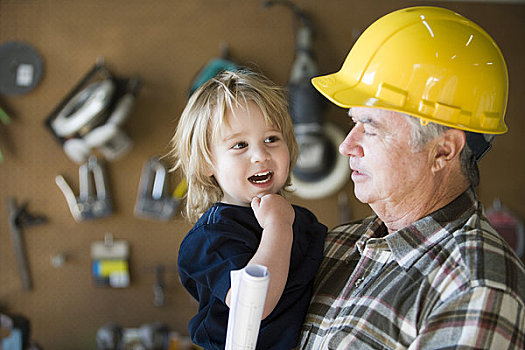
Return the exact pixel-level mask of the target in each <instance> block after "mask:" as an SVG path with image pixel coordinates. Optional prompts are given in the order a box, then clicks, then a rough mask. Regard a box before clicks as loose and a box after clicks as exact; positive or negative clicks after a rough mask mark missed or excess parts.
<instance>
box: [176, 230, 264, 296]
mask: <svg viewBox="0 0 525 350" xmlns="http://www.w3.org/2000/svg"><path fill="white" fill-rule="evenodd" d="M240 231H241V230H240V229H236V228H235V226H234V225H226V224H224V223H214V224H205V225H201V226H198V227H195V228H194V229H192V230H191V231H190V233H189V234H188V235H187V236H186V237H185V239H184V240H183V242H182V244H181V246H180V249H179V259H178V268H179V276H180V278H181V282H182V284H183V285H184V286H185V287H186V289H187V290H188V291H189V292H190V294H192V296H193V297H195V298H196V299H197V300H200V301H203V300H202V299H203V297H205V299H206V296H205V295H203V293H204V294H206V293H210V294H211V295H213V296H214V297H216V298H218V299H219V300H221V301H223V302H224V300H225V298H226V294H227V292H228V290H229V289H230V285H231V283H230V271H231V270H238V269H242V268H243V267H245V266H246V264H247V263H248V262H249V261H250V259H251V258H252V256H253V255H254V254H255V251H256V250H257V246H258V242H257V240H256V238H255V237H254V235H253V234H250V233H247V232H240ZM245 231H246V230H245ZM208 298H209V297H208Z"/></svg>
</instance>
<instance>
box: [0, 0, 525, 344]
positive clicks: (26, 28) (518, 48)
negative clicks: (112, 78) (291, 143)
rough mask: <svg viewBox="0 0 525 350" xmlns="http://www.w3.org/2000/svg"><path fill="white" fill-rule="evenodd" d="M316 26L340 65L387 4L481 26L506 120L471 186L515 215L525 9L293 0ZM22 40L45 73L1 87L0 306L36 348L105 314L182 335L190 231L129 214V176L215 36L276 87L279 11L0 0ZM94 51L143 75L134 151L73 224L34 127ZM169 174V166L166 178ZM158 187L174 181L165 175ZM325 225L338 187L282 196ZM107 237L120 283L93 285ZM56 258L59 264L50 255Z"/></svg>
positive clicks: (169, 119)
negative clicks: (498, 72) (14, 227)
mask: <svg viewBox="0 0 525 350" xmlns="http://www.w3.org/2000/svg"><path fill="white" fill-rule="evenodd" d="M296 3H297V4H298V5H300V6H301V7H302V8H303V9H304V10H305V11H306V12H307V13H308V14H309V15H310V16H311V18H312V21H313V24H314V27H315V29H316V33H315V34H316V36H315V42H314V50H315V53H316V58H317V60H318V63H319V67H320V71H321V72H322V73H328V72H334V71H336V70H338V69H339V67H340V65H341V64H342V62H343V61H344V58H345V57H346V54H347V52H348V50H349V49H350V47H351V45H352V44H353V42H354V40H355V39H356V38H357V37H358V35H359V34H360V33H361V32H362V30H364V29H365V28H366V27H367V26H368V25H369V24H370V23H372V22H373V21H374V20H375V19H377V18H378V17H380V16H382V15H384V14H386V13H388V12H390V11H392V10H395V9H398V8H402V7H407V6H415V5H420V4H427V5H428V4H431V5H438V6H444V7H447V8H450V9H453V10H456V11H458V12H460V13H462V14H463V15H465V16H467V17H469V18H471V19H472V20H474V21H476V22H477V23H478V24H480V25H481V26H482V27H484V28H485V29H486V30H487V31H488V32H489V33H490V34H491V35H492V36H493V37H494V38H495V40H496V41H497V42H498V43H499V45H500V47H501V49H502V51H503V54H504V56H505V58H506V60H507V64H508V67H509V72H510V96H509V99H510V100H509V107H508V111H507V119H506V120H507V123H508V126H509V129H510V131H509V132H508V133H507V134H506V135H505V136H503V137H500V138H498V139H497V140H496V143H495V146H494V149H493V150H492V151H491V152H490V153H489V154H488V155H487V156H486V157H485V159H484V160H483V161H482V163H481V167H480V168H481V174H482V177H481V186H480V188H479V193H480V197H481V199H482V201H483V202H484V204H485V205H486V206H490V205H491V204H492V201H493V199H494V198H496V197H498V198H500V200H501V202H502V203H503V204H504V205H506V206H507V207H509V208H511V209H513V210H514V211H515V212H516V213H518V214H519V215H521V216H522V217H524V216H525V204H524V201H523V198H524V197H525V186H524V185H523V182H522V181H523V178H525V164H524V162H523V159H524V158H523V150H525V137H523V135H524V134H525V119H524V118H523V117H522V113H523V110H525V99H523V98H522V96H524V95H525V66H524V65H523V62H525V47H524V46H523V45H521V44H519V43H521V42H522V41H523V37H525V5H521V4H505V3H503V4H501V3H500V4H496V3H486V2H484V3H478V2H476V3H472V2H448V1H447V2H429V1H419V2H418V1H393V0H377V1H374V2H373V6H370V2H365V1H359V0H327V1H316V0H297V1H296ZM10 40H21V41H25V42H27V43H29V44H31V45H32V46H33V47H35V48H36V49H37V50H38V52H39V53H40V54H41V56H42V59H43V62H44V74H43V77H42V80H41V82H40V84H39V85H38V86H37V87H36V89H34V90H33V91H31V92H29V93H27V94H24V95H19V96H7V95H0V106H1V107H2V108H3V109H5V110H6V111H8V112H9V115H10V116H11V122H10V123H9V124H8V125H4V124H0V147H1V149H2V152H3V154H4V160H3V162H2V163H0V303H1V304H2V306H3V307H4V308H5V309H7V310H9V311H10V312H13V313H19V314H23V315H24V316H26V317H27V318H29V319H30V321H31V328H32V338H33V339H35V340H36V341H37V342H38V343H39V344H40V345H41V346H42V347H43V348H44V349H46V350H47V349H54V350H61V349H63V350H70V349H76V350H82V349H86V350H87V349H94V348H95V334H96V331H97V329H98V328H99V327H100V326H102V325H104V324H106V323H108V322H115V323H118V324H120V325H122V326H123V327H139V326H140V325H142V324H146V323H151V322H155V321H160V322H165V323H166V324H168V325H169V327H170V328H171V329H173V330H175V331H177V332H179V333H181V334H187V323H188V321H189V319H190V318H191V317H192V315H193V313H194V312H195V310H196V307H197V304H196V303H195V302H194V301H193V300H192V299H191V298H190V296H189V295H188V294H187V293H186V292H185V290H184V289H183V288H182V286H181V285H180V284H179V281H178V276H177V274H176V259H177V252H178V246H179V244H180V242H181V240H182V238H183V236H184V235H185V233H186V232H187V230H188V229H189V228H190V225H189V224H187V223H186V222H185V221H184V219H182V218H181V217H180V215H178V216H176V217H175V218H173V219H172V220H170V221H169V222H160V221H155V220H144V219H140V218H137V217H135V216H134V214H133V209H134V205H135V201H136V198H137V191H138V185H139V180H140V173H141V169H142V166H143V164H144V162H145V161H146V160H147V159H148V158H149V157H151V156H155V155H157V156H161V155H164V154H166V152H167V151H168V142H169V140H170V138H171V135H172V134H173V131H174V129H175V126H176V122H177V119H178V116H179V115H180V113H181V111H182V109H183V108H184V105H185V102H186V99H187V93H188V89H189V86H190V84H191V82H192V80H193V78H194V77H195V75H196V74H197V72H198V71H199V69H201V68H202V67H203V66H204V65H205V64H206V63H207V62H208V61H209V60H210V59H212V58H214V57H217V56H218V55H219V54H220V48H221V45H223V44H224V43H227V44H228V46H229V48H230V53H231V56H232V58H233V59H235V60H236V61H238V62H240V63H243V64H248V65H251V66H254V67H257V68H258V69H259V70H260V71H262V72H263V73H265V74H266V75H267V76H269V77H270V78H271V79H272V80H274V81H275V82H277V83H278V84H281V85H285V84H286V82H287V80H288V77H289V70H290V68H291V64H292V62H293V58H294V52H293V49H294V33H293V26H292V17H291V13H290V12H289V11H288V10H287V9H286V8H284V7H275V8H271V9H264V8H263V7H262V6H261V2H260V1H258V0H249V1H246V0H214V1H209V0H192V1H168V0H156V1H138V0H125V1H124V0H115V1H103V0H92V1H65V0H59V1H55V0H40V1H31V0H22V1H20V0H1V1H0V44H2V43H4V42H6V41H10ZM98 57H104V61H105V63H106V66H107V67H108V68H109V69H110V70H111V71H112V72H114V73H115V74H117V75H121V76H131V75H138V76H140V77H141V79H142V82H143V85H142V88H141V90H140V92H139V95H138V98H137V100H136V104H135V107H134V109H133V111H132V113H131V115H130V117H129V119H128V120H127V121H126V123H125V125H124V129H125V131H126V133H127V134H128V135H129V136H130V137H131V139H132V140H133V142H134V147H133V149H132V150H131V152H130V153H128V154H127V155H126V156H125V157H123V158H121V159H119V160H117V161H114V162H109V163H106V173H107V179H108V186H109V190H110V195H111V200H112V202H113V206H114V208H113V213H112V215H110V216H108V217H106V218H103V219H98V220H92V221H87V222H80V223H77V222H75V220H74V219H73V217H72V215H71V213H70V211H69V208H68V206H67V204H66V201H65V199H64V196H63V194H62V193H61V191H60V190H59V188H58V187H57V185H56V184H55V177H56V176H57V175H58V174H62V175H63V176H64V177H65V178H66V179H67V181H68V182H69V184H70V185H71V187H72V188H73V190H74V191H75V192H78V185H79V183H78V181H79V178H78V171H79V169H78V165H77V164H75V163H73V162H72V161H71V160H70V159H69V158H68V157H67V156H66V155H65V153H64V152H63V151H62V149H61V147H60V145H59V144H58V143H57V142H56V141H55V140H54V138H53V137H52V136H51V134H50V133H49V130H47V129H46V127H45V126H44V120H45V119H46V117H47V116H48V115H49V113H51V111H52V110H53V108H54V107H55V106H56V105H57V104H58V103H59V102H60V101H61V100H62V99H63V98H64V96H65V95H66V94H67V93H68V92H69V90H70V89H71V88H72V87H73V86H74V85H75V84H76V83H77V82H78V81H79V79H80V78H81V77H82V76H83V75H84V74H85V73H86V72H87V71H88V70H89V69H90V68H91V67H92V66H93V65H94V63H95V61H96V59H97V58H98ZM345 116H346V111H344V110H341V109H338V108H337V107H335V106H330V108H329V110H328V111H327V114H326V118H328V120H331V121H332V122H333V123H335V124H337V125H339V126H340V127H341V128H342V129H344V130H345V132H346V131H347V130H348V128H349V123H348V121H347V119H346V118H345ZM174 176H176V174H174ZM171 182H172V183H171V185H174V183H176V179H172V180H171ZM342 192H343V193H344V194H346V195H347V196H348V197H349V211H350V212H349V215H348V216H349V217H351V218H358V217H362V216H364V215H368V214H369V213H370V210H369V209H368V207H366V206H364V205H362V204H360V203H358V202H357V201H356V200H355V198H354V197H353V191H352V185H351V183H348V184H347V185H346V187H345V188H344V189H343V190H342ZM8 198H14V199H15V200H16V202H17V204H19V205H21V204H23V203H27V210H28V211H29V212H31V213H34V214H41V215H43V216H45V217H46V218H47V221H46V222H45V223H43V224H40V225H35V226H29V227H25V228H24V229H23V237H24V241H25V245H26V249H27V257H28V262H29V267H30V271H31V275H32V280H33V288H32V289H31V290H29V291H24V290H23V289H22V287H21V281H20V278H19V272H18V269H17V267H16V264H15V254H14V249H13V244H12V239H11V236H10V230H9V225H8V218H7V206H6V201H7V199H8ZM294 202H295V203H297V204H300V205H304V206H307V207H309V208H310V209H311V210H312V211H314V212H315V213H316V215H317V216H318V217H319V219H320V221H322V222H323V223H325V224H326V225H327V226H329V227H333V226H334V225H336V224H338V223H339V216H338V211H337V210H336V208H337V203H338V195H337V194H336V195H332V196H329V197H327V198H323V199H321V200H315V201H307V200H303V199H299V198H294ZM106 233H111V234H113V236H114V239H115V240H125V241H127V242H128V243H129V246H130V258H129V262H130V276H131V283H130V286H129V287H127V288H123V289H113V288H104V287H98V286H96V285H95V284H94V283H93V279H92V274H91V257H90V246H91V244H92V243H93V242H95V241H100V240H103V239H104V236H105V234H106ZM57 255H58V256H63V257H66V260H65V263H64V264H63V265H61V266H58V267H56V266H54V265H53V264H52V263H51V260H52V257H54V256H57ZM158 265H162V266H164V267H165V268H166V272H165V274H164V277H165V303H164V305H163V306H160V307H159V306H155V305H154V303H153V299H154V294H153V287H154V283H155V267H156V266H158Z"/></svg>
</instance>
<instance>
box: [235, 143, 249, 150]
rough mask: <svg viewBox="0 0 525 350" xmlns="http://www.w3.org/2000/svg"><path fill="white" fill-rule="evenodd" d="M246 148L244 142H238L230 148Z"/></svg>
mask: <svg viewBox="0 0 525 350" xmlns="http://www.w3.org/2000/svg"><path fill="white" fill-rule="evenodd" d="M246 146H248V144H247V143H246V142H238V143H236V144H235V145H233V147H232V148H234V149H241V148H244V147H246Z"/></svg>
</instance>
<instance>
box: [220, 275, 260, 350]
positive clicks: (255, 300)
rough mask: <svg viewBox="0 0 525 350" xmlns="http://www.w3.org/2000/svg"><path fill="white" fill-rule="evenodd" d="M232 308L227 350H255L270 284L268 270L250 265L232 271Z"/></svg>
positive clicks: (227, 335)
mask: <svg viewBox="0 0 525 350" xmlns="http://www.w3.org/2000/svg"><path fill="white" fill-rule="evenodd" d="M230 275H231V281H232V285H231V304H230V313H229V318H228V330H227V333H226V350H245V349H255V345H256V344H257V336H258V335H259V327H260V325H261V318H262V313H263V309H264V302H265V300H266V292H267V291H268V284H269V282H270V274H269V272H268V268H266V266H262V265H249V266H246V267H245V268H244V269H241V270H236V271H231V273H230Z"/></svg>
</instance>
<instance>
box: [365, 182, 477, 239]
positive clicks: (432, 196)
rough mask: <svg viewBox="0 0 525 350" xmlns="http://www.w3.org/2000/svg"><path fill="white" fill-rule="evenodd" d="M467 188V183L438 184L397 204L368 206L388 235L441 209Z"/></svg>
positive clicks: (414, 193) (415, 192) (415, 191)
mask: <svg viewBox="0 0 525 350" xmlns="http://www.w3.org/2000/svg"><path fill="white" fill-rule="evenodd" d="M468 187H469V184H468V182H467V181H464V182H463V181H459V182H457V181H456V182H453V183H450V184H448V185H445V184H440V185H436V186H433V187H431V188H430V189H429V190H427V191H425V192H422V193H421V192H418V191H417V189H415V190H414V192H413V194H412V195H411V196H410V198H405V199H404V200H402V201H400V202H397V203H374V204H370V207H371V208H372V210H373V211H374V212H375V213H376V214H377V216H378V217H379V218H380V219H381V220H382V221H383V222H384V224H385V226H386V227H387V228H388V233H392V232H395V231H398V230H400V229H402V228H405V227H407V226H409V225H411V224H413V223H414V222H416V221H417V220H419V219H421V218H423V217H425V216H427V215H429V214H431V213H433V212H435V211H437V210H439V209H441V208H443V207H444V206H446V205H447V204H449V203H450V202H452V201H453V200H454V199H456V198H457V197H458V196H459V195H461V194H462V193H463V192H465V191H466V190H467V189H468Z"/></svg>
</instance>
